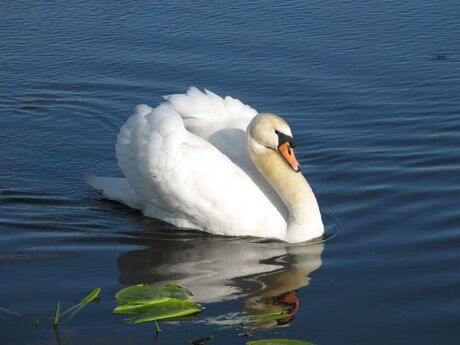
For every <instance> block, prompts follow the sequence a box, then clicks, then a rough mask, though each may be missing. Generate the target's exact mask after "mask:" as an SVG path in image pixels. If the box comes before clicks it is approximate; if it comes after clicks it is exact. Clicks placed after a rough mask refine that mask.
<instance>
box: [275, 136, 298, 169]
mask: <svg viewBox="0 0 460 345" xmlns="http://www.w3.org/2000/svg"><path fill="white" fill-rule="evenodd" d="M278 151H279V152H280V153H281V155H282V156H283V158H284V159H285V160H286V162H288V163H289V165H290V166H291V168H292V169H294V171H295V172H299V171H300V164H299V162H298V161H297V158H296V157H295V154H294V149H293V148H292V147H291V145H290V143H289V141H286V142H285V143H284V144H281V145H280V146H278Z"/></svg>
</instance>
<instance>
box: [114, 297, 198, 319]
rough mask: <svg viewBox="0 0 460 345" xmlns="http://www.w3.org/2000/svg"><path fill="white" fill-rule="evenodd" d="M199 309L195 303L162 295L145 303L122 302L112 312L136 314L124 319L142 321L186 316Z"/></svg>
mask: <svg viewBox="0 0 460 345" xmlns="http://www.w3.org/2000/svg"><path fill="white" fill-rule="evenodd" d="M200 311H201V307H200V306H199V305H198V304H196V303H193V302H189V301H182V300H180V299H177V298H169V297H162V298H157V299H155V300H152V301H149V302H148V303H146V304H123V305H121V306H118V307H116V308H115V309H114V311H113V312H114V313H115V314H136V315H137V316H135V317H133V318H130V319H127V320H126V321H128V322H134V323H142V322H149V321H158V320H165V319H171V318H176V317H181V316H186V315H190V314H195V313H198V312H200Z"/></svg>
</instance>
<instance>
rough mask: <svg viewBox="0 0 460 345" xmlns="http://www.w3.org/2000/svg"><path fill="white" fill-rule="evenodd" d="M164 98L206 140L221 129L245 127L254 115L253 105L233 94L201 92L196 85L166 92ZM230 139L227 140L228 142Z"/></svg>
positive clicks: (191, 129) (241, 128)
mask: <svg viewBox="0 0 460 345" xmlns="http://www.w3.org/2000/svg"><path fill="white" fill-rule="evenodd" d="M165 99H166V100H167V101H168V104H169V106H170V107H171V108H172V109H173V110H174V111H175V112H177V114H179V116H180V117H182V118H183V120H184V126H185V128H186V129H187V130H188V131H190V132H192V133H194V134H196V135H198V136H199V137H201V138H203V139H206V140H209V138H211V137H212V136H213V135H215V134H216V132H219V131H221V130H223V129H240V130H243V131H246V128H247V126H248V124H249V122H251V120H252V118H253V117H254V116H256V115H257V111H256V110H255V109H253V108H251V107H250V106H249V105H246V104H243V103H242V102H241V101H240V100H238V99H236V98H233V97H230V96H226V97H224V98H222V97H220V96H218V95H216V94H215V93H212V92H211V91H209V90H205V91H204V92H201V91H200V90H198V89H197V88H196V87H191V88H189V89H188V90H187V93H185V94H176V95H170V96H165ZM230 139H231V138H230ZM235 142H236V140H235ZM233 143H234V142H232V141H230V142H228V145H229V146H231V145H232V144H233Z"/></svg>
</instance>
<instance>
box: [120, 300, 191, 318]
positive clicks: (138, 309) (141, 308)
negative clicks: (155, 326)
mask: <svg viewBox="0 0 460 345" xmlns="http://www.w3.org/2000/svg"><path fill="white" fill-rule="evenodd" d="M171 299H172V298H169V297H161V298H156V299H152V300H150V301H145V303H143V304H140V303H138V302H136V303H135V304H131V303H127V304H122V305H119V306H117V307H116V308H115V309H114V310H113V313H114V314H145V313H147V312H148V310H149V309H155V308H156V307H157V305H158V304H161V303H164V302H167V301H169V300H171ZM178 301H180V300H178ZM189 303H191V302H189Z"/></svg>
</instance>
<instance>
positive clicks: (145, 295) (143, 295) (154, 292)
mask: <svg viewBox="0 0 460 345" xmlns="http://www.w3.org/2000/svg"><path fill="white" fill-rule="evenodd" d="M190 296H193V295H192V293H191V292H190V291H189V290H187V289H184V288H183V287H181V286H179V285H176V284H168V285H165V286H158V287H157V286H153V285H149V284H139V285H133V286H128V287H127V288H124V289H122V290H120V291H118V292H117V294H116V295H115V298H116V299H117V301H118V303H119V304H127V303H129V304H144V303H145V302H146V301H150V300H152V299H156V298H161V297H170V298H175V299H179V300H188V299H189V297H190Z"/></svg>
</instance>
